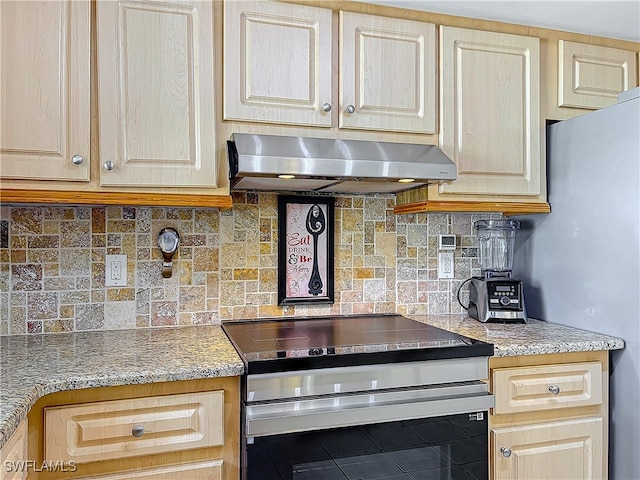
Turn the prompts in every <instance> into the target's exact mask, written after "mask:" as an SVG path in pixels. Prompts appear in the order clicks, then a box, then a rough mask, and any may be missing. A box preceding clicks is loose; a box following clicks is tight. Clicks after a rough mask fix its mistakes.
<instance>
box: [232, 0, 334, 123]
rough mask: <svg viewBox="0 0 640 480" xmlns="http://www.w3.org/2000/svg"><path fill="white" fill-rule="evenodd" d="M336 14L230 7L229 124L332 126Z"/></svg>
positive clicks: (276, 6)
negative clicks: (333, 20) (261, 123)
mask: <svg viewBox="0 0 640 480" xmlns="http://www.w3.org/2000/svg"><path fill="white" fill-rule="evenodd" d="M331 38H332V35H331V10H330V9H327V8H319V7H307V6H302V5H291V4H288V3H279V2H243V1H232V2H224V86H223V89H224V119H225V120H243V121H249V122H269V123H276V124H294V125H305V126H308V125H313V126H318V127H330V126H331V109H332V108H334V106H333V105H332V104H331V101H332V100H331Z"/></svg>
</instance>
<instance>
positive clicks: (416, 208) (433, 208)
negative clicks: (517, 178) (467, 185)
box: [393, 201, 551, 215]
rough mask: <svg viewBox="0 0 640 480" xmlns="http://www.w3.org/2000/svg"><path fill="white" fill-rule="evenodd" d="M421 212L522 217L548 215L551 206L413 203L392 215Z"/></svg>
mask: <svg viewBox="0 0 640 480" xmlns="http://www.w3.org/2000/svg"><path fill="white" fill-rule="evenodd" d="M423 212H502V213H503V214H504V215H522V214H528V213H549V212H551V206H550V205H549V204H548V203H534V202H513V203H510V202H462V201H459V202H433V201H424V202H415V203H407V204H404V205H396V206H395V208H394V209H393V213H395V214H396V215H401V214H404V213H423Z"/></svg>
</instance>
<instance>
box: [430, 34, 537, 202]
mask: <svg viewBox="0 0 640 480" xmlns="http://www.w3.org/2000/svg"><path fill="white" fill-rule="evenodd" d="M440 74H441V81H440V118H441V128H440V143H441V145H440V146H441V148H442V149H443V151H444V152H445V153H446V154H447V155H449V156H450V158H451V159H452V160H453V161H454V162H455V163H456V164H457V166H458V178H457V180H456V181H455V182H450V183H443V184H441V185H438V186H434V187H433V188H432V189H431V190H430V192H429V193H430V195H429V199H430V200H437V199H440V200H445V199H452V200H455V199H457V198H464V196H468V195H471V196H474V195H475V196H487V197H488V198H489V197H490V199H491V200H492V201H497V200H498V199H500V198H501V197H502V198H504V199H505V200H509V199H511V200H513V197H516V198H518V197H529V198H534V197H538V196H540V195H542V194H543V190H542V187H543V182H542V176H541V163H542V155H541V148H540V146H541V143H540V132H541V130H542V124H541V120H540V45H539V40H538V39H537V38H533V37H527V36H521V35H510V34H503V33H495V32H484V31H477V30H468V29H462V28H454V27H446V26H443V27H441V28H440ZM460 196H462V197H460ZM510 197H511V198H510Z"/></svg>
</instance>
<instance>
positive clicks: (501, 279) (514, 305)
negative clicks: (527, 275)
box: [468, 220, 527, 323]
mask: <svg viewBox="0 0 640 480" xmlns="http://www.w3.org/2000/svg"><path fill="white" fill-rule="evenodd" d="M473 226H474V229H475V232H476V236H477V239H478V250H479V255H480V269H481V270H480V271H481V275H480V276H479V277H473V278H471V284H470V287H469V309H468V311H469V315H470V316H471V317H473V318H475V319H476V320H479V321H481V322H489V321H494V322H520V323H526V321H527V312H526V309H525V305H524V292H523V287H522V281H521V280H518V279H515V278H512V277H511V268H512V265H513V250H514V245H515V238H516V230H517V229H518V228H520V222H518V221H517V220H478V221H476V222H475V223H474V225H473Z"/></svg>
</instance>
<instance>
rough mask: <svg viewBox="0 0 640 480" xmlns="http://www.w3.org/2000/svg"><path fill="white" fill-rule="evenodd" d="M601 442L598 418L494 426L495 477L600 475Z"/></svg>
mask: <svg viewBox="0 0 640 480" xmlns="http://www.w3.org/2000/svg"><path fill="white" fill-rule="evenodd" d="M602 441H603V426H602V419H601V418H583V419H578V420H568V421H559V422H551V423H545V424H537V425H521V426H517V427H505V428H496V429H493V430H492V431H491V442H492V445H493V450H492V451H493V452H494V453H493V466H494V469H495V471H494V478H495V479H496V480H502V479H505V480H506V479H509V480H538V479H541V478H562V479H563V480H590V479H598V478H602V475H603V470H602V469H603V465H602V447H603V445H602Z"/></svg>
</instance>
